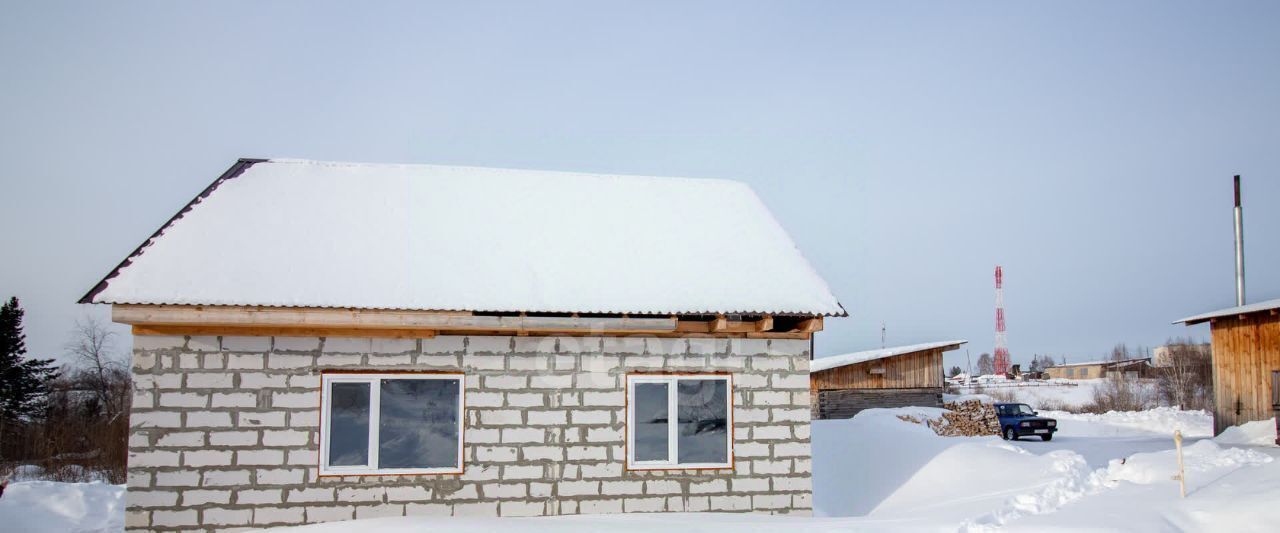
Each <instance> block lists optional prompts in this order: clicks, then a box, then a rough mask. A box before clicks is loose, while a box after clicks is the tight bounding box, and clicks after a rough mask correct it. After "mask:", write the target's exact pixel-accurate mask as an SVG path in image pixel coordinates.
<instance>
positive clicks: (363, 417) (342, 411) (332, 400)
mask: <svg viewBox="0 0 1280 533" xmlns="http://www.w3.org/2000/svg"><path fill="white" fill-rule="evenodd" d="M463 379H464V378H463V376H462V375H461V374H335V373H326V374H323V376H322V378H321V386H322V387H323V391H322V393H321V396H320V397H321V402H320V404H321V405H320V409H321V420H320V475H330V476H342V475H370V474H372V475H392V474H456V473H461V472H462V391H463V390H464V389H465V384H464V383H463Z"/></svg>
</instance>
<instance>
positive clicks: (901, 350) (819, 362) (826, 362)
mask: <svg viewBox="0 0 1280 533" xmlns="http://www.w3.org/2000/svg"><path fill="white" fill-rule="evenodd" d="M967 342H969V341H965V340H954V341H941V342H927V343H924V344H911V345H908V346H895V347H893V348H881V349H879V350H866V351H862V352H854V353H847V354H843V355H831V356H827V357H819V358H817V359H814V360H813V361H810V362H809V373H810V374H812V373H814V372H821V371H823V370H830V369H832V368H837V367H841V366H848V365H856V364H858V363H865V362H867V361H875V360H877V359H885V358H888V357H897V356H899V355H907V354H910V353H916V352H923V351H925V350H932V349H935V348H942V351H944V352H945V351H948V350H954V349H956V348H959V347H960V345H961V344H965V343H967Z"/></svg>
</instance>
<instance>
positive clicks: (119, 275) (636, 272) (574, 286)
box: [81, 159, 846, 316]
mask: <svg viewBox="0 0 1280 533" xmlns="http://www.w3.org/2000/svg"><path fill="white" fill-rule="evenodd" d="M81 302H82V303H122V304H123V303H133V304H194V305H256V306H284V307H343V308H362V309H412V310H439V311H477V312H550V313H560V312H563V313H634V314H705V313H725V314H739V313H741V314H754V313H761V314H765V313H768V314H779V315H808V316H823V315H825V316H844V315H846V313H845V310H844V308H843V307H841V305H840V303H839V302H838V301H837V300H836V298H835V296H834V295H832V294H831V291H830V289H829V288H828V286H827V284H826V282H824V281H823V280H822V278H821V277H819V276H818V274H817V272H815V271H814V269H813V267H812V266H811V265H810V264H809V262H808V261H806V260H805V258H804V256H802V255H801V254H800V251H799V250H798V249H796V246H795V244H794V243H793V242H792V241H791V239H790V237H788V235H787V233H786V232H785V231H784V230H783V229H782V227H781V226H780V225H779V224H778V222H777V221H776V220H775V219H774V218H773V215H772V214H770V212H769V210H768V208H766V207H765V205H764V203H762V202H761V201H760V199H759V198H758V197H757V196H756V195H755V193H754V192H752V190H751V189H750V188H749V187H748V186H746V185H745V184H742V183H738V182H734V181H727V180H714V179H689V178H653V177H639V176H619V175H600V174H580V173H569V172H548V171H535V170H505V169H491V168H474V167H452V166H435V165H390V164H361V163H333V162H318V161H301V160H253V159H242V160H240V161H239V162H237V163H236V165H234V166H233V167H232V168H231V169H230V170H228V171H227V172H226V173H225V174H223V175H222V176H221V177H219V178H218V179H217V180H216V181H215V182H214V183H213V184H211V185H210V186H209V187H208V188H207V189H205V190H204V192H202V193H201V194H200V195H199V196H197V197H196V198H195V199H194V200H192V201H191V203H189V204H188V205H187V206H186V207H185V208H183V210H182V211H181V212H179V213H178V214H177V215H175V216H174V217H173V218H172V219H170V220H169V222H168V223H166V224H165V225H164V226H163V227H161V228H160V230H158V231H156V233H155V234H154V235H152V236H151V238H149V239H148V240H147V241H145V242H144V243H143V244H142V245H140V246H139V247H138V249H137V250H136V251H135V252H134V253H133V254H132V255H130V256H129V257H128V258H126V259H125V260H124V261H123V262H122V263H121V264H120V266H119V267H117V268H116V269H115V270H113V271H112V272H111V273H110V274H108V275H107V277H106V278H104V279H103V280H102V282H101V283H99V284H98V285H97V286H96V287H94V288H93V290H91V291H90V292H89V293H88V294H86V295H85V297H84V298H83V299H82V300H81Z"/></svg>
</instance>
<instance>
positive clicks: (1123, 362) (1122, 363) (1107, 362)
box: [1049, 357, 1151, 368]
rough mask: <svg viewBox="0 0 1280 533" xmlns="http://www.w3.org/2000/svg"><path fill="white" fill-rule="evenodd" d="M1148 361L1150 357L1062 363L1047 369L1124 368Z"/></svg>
mask: <svg viewBox="0 0 1280 533" xmlns="http://www.w3.org/2000/svg"><path fill="white" fill-rule="evenodd" d="M1150 360H1151V358H1150V357H1138V358H1136V359H1120V360H1098V361H1085V362H1083V363H1064V364H1061V365H1053V366H1051V367H1049V368H1066V367H1069V366H1097V365H1112V366H1115V365H1120V366H1126V365H1133V364H1137V363H1141V362H1143V361H1150Z"/></svg>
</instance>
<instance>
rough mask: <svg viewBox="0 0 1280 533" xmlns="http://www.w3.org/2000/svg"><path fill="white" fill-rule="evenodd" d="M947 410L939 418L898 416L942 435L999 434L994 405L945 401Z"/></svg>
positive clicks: (973, 401) (977, 401) (975, 435)
mask: <svg viewBox="0 0 1280 533" xmlns="http://www.w3.org/2000/svg"><path fill="white" fill-rule="evenodd" d="M943 407H945V408H946V409H947V412H945V413H942V417H941V418H933V419H929V418H926V419H924V420H920V419H917V418H916V417H914V416H910V415H898V418H899V419H901V420H903V421H906V422H911V423H914V424H921V423H923V424H926V425H928V426H929V429H932V430H933V432H934V433H937V434H939V435H942V436H943V437H977V436H982V435H999V434H1000V419H999V418H996V409H995V406H993V405H991V404H989V403H983V402H982V401H980V400H968V401H963V402H947V403H946V404H944V405H943Z"/></svg>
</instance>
